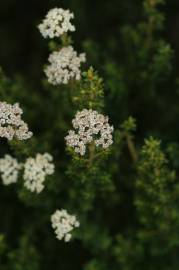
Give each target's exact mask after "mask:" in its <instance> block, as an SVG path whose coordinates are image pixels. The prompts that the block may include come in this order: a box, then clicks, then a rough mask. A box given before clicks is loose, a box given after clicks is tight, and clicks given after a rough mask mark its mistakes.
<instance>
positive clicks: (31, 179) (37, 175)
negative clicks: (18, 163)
mask: <svg viewBox="0 0 179 270" xmlns="http://www.w3.org/2000/svg"><path fill="white" fill-rule="evenodd" d="M52 161H53V158H52V156H51V155H50V154H48V153H45V154H43V155H42V154H37V155H36V157H35V158H31V157H30V158H28V159H27V160H26V162H25V164H24V186H25V187H26V188H27V189H29V190H30V191H31V192H37V193H40V192H41V191H42V190H43V189H44V187H45V186H44V181H45V177H46V175H51V174H53V173H54V168H55V167H54V164H53V163H52Z"/></svg>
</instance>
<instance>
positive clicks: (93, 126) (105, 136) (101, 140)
mask: <svg viewBox="0 0 179 270" xmlns="http://www.w3.org/2000/svg"><path fill="white" fill-rule="evenodd" d="M108 120H109V119H108V117H107V116H104V115H102V114H100V113H98V112H97V111H93V110H91V109H90V110H87V109H84V110H82V111H80V112H77V114H76V116H75V119H73V121H72V124H73V127H74V129H76V132H75V131H74V130H70V131H69V134H68V135H67V136H66V138H65V139H66V143H67V145H68V146H70V147H73V148H74V150H75V152H76V153H79V154H80V155H81V156H83V155H84V154H85V152H86V146H87V144H90V143H91V142H92V141H94V144H95V145H96V146H102V148H104V149H106V148H108V147H109V146H110V145H111V144H112V143H113V140H112V132H113V127H112V126H110V125H109V123H108Z"/></svg>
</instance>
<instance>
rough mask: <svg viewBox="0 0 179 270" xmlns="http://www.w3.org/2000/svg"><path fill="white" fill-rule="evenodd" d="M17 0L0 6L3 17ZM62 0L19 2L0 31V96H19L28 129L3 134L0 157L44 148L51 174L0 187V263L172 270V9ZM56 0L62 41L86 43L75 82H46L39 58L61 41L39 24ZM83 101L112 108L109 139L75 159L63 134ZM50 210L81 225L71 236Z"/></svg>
mask: <svg viewBox="0 0 179 270" xmlns="http://www.w3.org/2000/svg"><path fill="white" fill-rule="evenodd" d="M16 2H17V1H10V0H9V1H6V3H5V2H4V3H2V4H0V6H2V11H1V10H0V16H2V14H1V13H2V12H5V9H6V8H7V9H8V8H9V7H10V6H11V4H12V6H11V7H13V8H14V10H15V9H16V8H17V7H16V6H18V7H19V5H20V4H17V3H16ZM40 2H41V3H40ZM63 2H64V3H62V2H61V1H55V0H54V1H44V5H43V1H39V2H38V1H31V5H32V6H31V9H29V12H28V13H27V12H26V11H28V7H23V3H22V6H21V9H20V10H21V13H20V14H18V13H17V14H18V16H20V22H19V21H18V20H17V21H16V22H15V21H13V22H11V16H10V15H9V16H8V18H6V22H7V20H8V19H9V25H10V26H11V27H12V29H10V30H9V31H6V30H7V26H6V25H5V24H3V27H4V28H3V27H2V29H1V36H2V43H1V45H0V48H1V50H0V51H1V52H0V61H1V63H0V64H1V65H2V69H1V71H0V98H1V101H6V102H8V103H11V104H14V103H16V102H19V103H20V105H21V107H22V108H23V111H24V115H23V117H24V119H25V120H26V122H27V123H28V125H29V127H30V130H32V131H33V133H34V135H33V137H32V138H30V139H29V140H27V141H18V140H13V141H9V142H7V140H6V139H1V141H0V143H1V147H0V157H3V156H4V155H5V154H10V155H12V156H13V157H16V158H17V159H18V161H19V162H24V160H25V159H27V158H28V157H34V156H35V155H36V154H37V153H42V154H43V153H45V152H47V153H50V154H51V155H52V156H53V159H54V164H55V173H54V174H53V175H49V176H48V177H47V181H46V183H45V188H44V190H43V191H42V192H41V193H40V194H36V193H32V192H31V191H29V190H27V189H26V188H25V187H24V186H23V184H22V183H23V175H22V173H20V175H19V178H18V182H17V184H12V185H9V186H4V185H3V184H0V204H1V206H0V215H1V219H0V269H2V270H49V269H53V270H57V269H60V270H68V269H69V270H72V269H73V270H76V269H78V270H79V269H82V270H109V269H111V270H117V269H122V270H135V269H136V270H143V269H145V270H157V269H159V268H161V269H162V270H171V269H172V270H178V269H179V260H178V248H179V181H178V170H179V141H178V138H179V128H178V119H179V107H178V103H179V77H178V72H177V65H178V63H177V50H176V52H175V50H174V49H172V46H171V45H170V42H169V41H168V32H167V31H166V29H167V30H168V29H170V27H171V26H170V23H171V21H170V20H168V21H166V20H165V14H166V15H168V16H169V17H170V12H167V7H170V5H169V3H165V0H144V1H143V2H142V1H132V0H127V1H126V0H123V1H117V0H116V1H115V0H113V1H94V3H93V2H91V1H82V0H81V1H80V0H79V1H76V0H74V1H72V0H71V1H63ZM119 2H120V3H119ZM171 2H172V3H173V5H174V3H175V1H171ZM171 2H170V3H171ZM61 4H62V6H63V8H69V9H70V10H72V11H74V13H75V25H76V32H75V33H72V34H70V35H71V37H70V38H69V37H68V38H66V39H65V40H62V43H63V42H64V43H65V44H71V43H73V46H74V47H75V48H77V49H78V51H85V52H86V55H87V61H86V63H85V65H84V66H83V68H82V69H83V72H82V78H81V80H80V81H77V82H74V81H71V82H70V83H69V84H67V85H58V86H54V85H51V84H49V83H48V81H47V80H46V77H45V74H44V73H43V72H42V70H43V65H44V64H45V63H47V57H48V54H49V50H51V51H53V50H54V49H56V48H59V46H61V45H64V44H60V45H59V43H58V41H57V40H55V41H53V42H48V41H46V40H43V39H42V37H41V36H40V34H39V31H38V29H37V26H36V25H37V24H38V23H40V20H41V19H42V18H43V16H44V14H45V13H46V12H47V11H48V9H49V8H53V7H54V6H61ZM63 4H64V5H63ZM29 5H30V4H29ZM33 5H34V6H33ZM32 7H33V8H34V9H33V8H32ZM23 8H24V10H25V11H23V12H22V10H23ZM170 8H172V7H170ZM17 9H18V8H17ZM34 10H35V11H34ZM9 12H10V11H9ZM9 14H10V13H9ZM21 15H22V16H21ZM26 15H27V16H26ZM2 18H3V17H2ZM167 18H168V17H167ZM13 20H15V18H14V17H13ZM23 21H24V22H25V27H24V26H23ZM10 22H11V23H10ZM18 22H19V24H18ZM21 24H22V26H21ZM29 24H30V26H29ZM23 27H24V28H23ZM26 27H27V28H26ZM25 28H26V29H25ZM173 28H175V25H173ZM29 29H30V30H29ZM28 30H29V31H30V32H29V33H28ZM3 36H4V38H3ZM21 40H22V41H23V46H24V47H21V46H22V45H20V43H21ZM45 44H46V45H49V46H46V47H45ZM19 48H20V49H21V51H20V49H19ZM14 54H15V55H14ZM42 78H43V79H42ZM84 108H86V109H93V110H97V111H99V112H100V113H101V112H102V113H104V114H105V115H109V119H110V120H109V121H110V123H111V124H113V126H114V134H113V135H114V136H113V141H114V142H113V144H112V146H110V147H109V148H108V149H107V150H104V149H102V150H98V149H96V148H94V145H90V147H89V149H88V151H87V153H86V155H85V156H80V155H78V154H76V153H74V151H73V149H71V148H70V147H66V143H65V139H64V138H65V136H66V135H67V133H68V130H70V129H71V128H72V124H71V121H72V119H73V118H74V116H75V114H76V112H77V111H78V110H82V109H84ZM58 208H64V209H67V210H68V211H69V212H70V213H74V214H75V215H76V216H77V218H78V220H79V221H80V227H79V228H77V229H75V230H74V233H73V238H72V240H71V242H69V243H65V242H63V241H58V240H57V239H56V238H55V235H54V231H53V229H52V227H51V222H50V216H51V215H52V213H54V211H55V210H56V209H58Z"/></svg>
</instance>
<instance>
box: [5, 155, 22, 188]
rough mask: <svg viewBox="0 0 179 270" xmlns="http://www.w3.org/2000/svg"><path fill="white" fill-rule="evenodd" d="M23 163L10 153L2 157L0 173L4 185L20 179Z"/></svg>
mask: <svg viewBox="0 0 179 270" xmlns="http://www.w3.org/2000/svg"><path fill="white" fill-rule="evenodd" d="M21 168H22V164H20V163H18V161H17V159H15V158H13V157H11V156H10V155H5V156H4V158H1V159H0V173H1V178H2V182H3V184H4V185H6V186H7V185H10V184H12V183H16V182H17V179H18V174H19V170H20V169H21Z"/></svg>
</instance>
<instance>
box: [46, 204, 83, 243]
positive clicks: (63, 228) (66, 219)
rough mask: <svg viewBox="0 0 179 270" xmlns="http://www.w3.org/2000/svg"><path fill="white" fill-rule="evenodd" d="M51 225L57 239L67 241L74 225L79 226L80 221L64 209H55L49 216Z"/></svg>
mask: <svg viewBox="0 0 179 270" xmlns="http://www.w3.org/2000/svg"><path fill="white" fill-rule="evenodd" d="M51 222H52V227H53V228H54V229H55V234H56V237H57V239H59V240H62V239H63V238H64V241H65V242H69V241H70V239H71V237H72V235H71V233H70V232H71V231H72V230H73V229H74V228H75V227H79V226H80V223H79V222H78V221H77V219H76V216H72V215H69V214H68V213H67V211H66V210H63V209H62V210H56V211H55V213H54V214H53V215H52V216H51Z"/></svg>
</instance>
